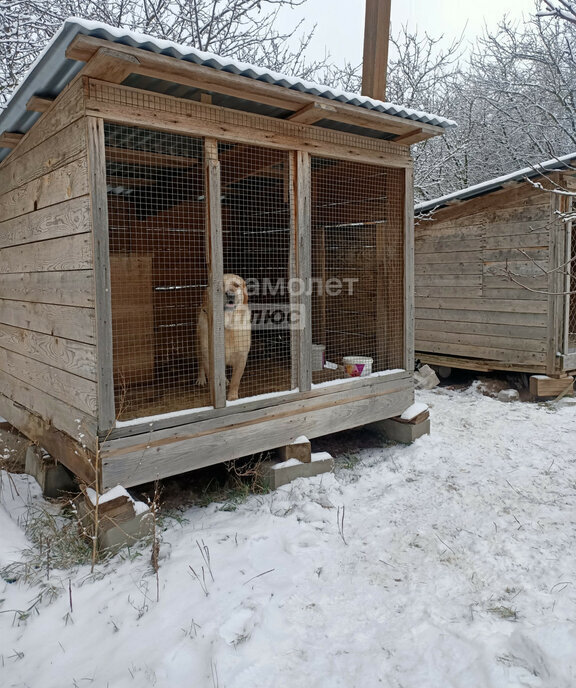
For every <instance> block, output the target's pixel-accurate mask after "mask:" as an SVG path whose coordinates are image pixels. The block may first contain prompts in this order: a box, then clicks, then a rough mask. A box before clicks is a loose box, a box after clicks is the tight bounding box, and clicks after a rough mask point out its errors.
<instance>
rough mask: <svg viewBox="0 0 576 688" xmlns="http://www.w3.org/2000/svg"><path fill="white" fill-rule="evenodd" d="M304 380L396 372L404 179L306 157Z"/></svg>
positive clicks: (392, 171) (401, 328)
mask: <svg viewBox="0 0 576 688" xmlns="http://www.w3.org/2000/svg"><path fill="white" fill-rule="evenodd" d="M311 175H312V282H313V292H312V338H313V345H312V369H313V373H312V378H313V382H314V383H321V382H325V381H327V380H330V379H338V378H346V377H356V376H365V375H368V374H370V372H375V371H382V370H388V369H390V368H400V367H402V365H403V349H404V334H403V332H404V286H403V281H404V172H403V170H396V169H390V168H384V167H378V166H374V165H366V164H360V163H353V162H344V161H334V160H327V159H324V158H318V157H315V158H312V171H311Z"/></svg>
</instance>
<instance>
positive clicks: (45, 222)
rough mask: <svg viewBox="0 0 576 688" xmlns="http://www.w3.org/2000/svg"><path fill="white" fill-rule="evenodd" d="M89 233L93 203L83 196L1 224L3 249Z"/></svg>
mask: <svg viewBox="0 0 576 688" xmlns="http://www.w3.org/2000/svg"><path fill="white" fill-rule="evenodd" d="M88 231H90V199H89V198H88V196H81V197H80V198H75V199H73V200H70V201H63V202H62V203H57V204H56V205H52V206H48V207H47V208H43V209H40V210H37V211H36V212H32V213H27V214H26V215H20V216H19V217H17V218H12V219H11V220H5V221H4V222H0V249H2V248H5V247H7V246H16V245H18V244H28V243H31V242H34V241H44V240H45V239H54V238H56V237H62V236H69V235H71V234H82V233H83V232H88Z"/></svg>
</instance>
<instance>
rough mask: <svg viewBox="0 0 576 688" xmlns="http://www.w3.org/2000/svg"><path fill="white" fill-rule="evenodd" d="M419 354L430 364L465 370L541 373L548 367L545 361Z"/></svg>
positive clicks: (418, 354)
mask: <svg viewBox="0 0 576 688" xmlns="http://www.w3.org/2000/svg"><path fill="white" fill-rule="evenodd" d="M417 356H418V358H419V359H420V361H421V362H422V363H428V364H430V365H437V366H446V367H448V368H461V369H463V370H476V371H484V372H488V371H491V370H513V371H516V372H526V373H541V372H543V371H544V370H545V369H546V366H545V364H544V363H520V362H518V361H515V362H513V363H507V362H506V361H492V360H489V359H481V358H476V359H474V358H466V357H464V356H448V355H446V354H433V353H429V352H425V351H418V352H417Z"/></svg>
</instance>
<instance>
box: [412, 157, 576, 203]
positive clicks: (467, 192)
mask: <svg viewBox="0 0 576 688" xmlns="http://www.w3.org/2000/svg"><path fill="white" fill-rule="evenodd" d="M570 160H575V161H576V152H574V153H568V154H567V155H563V156H560V157H557V158H552V159H550V160H546V161H545V162H541V163H536V164H535V165H532V166H530V167H523V168H522V169H520V170H516V171H515V172H510V173H509V174H505V175H502V176H500V177H495V178H493V179H488V180H486V181H484V182H480V183H479V184H474V185H473V186H468V187H466V188H464V189H460V190H458V191H453V192H451V193H449V194H446V195H444V196H440V197H438V198H434V199H431V200H429V201H422V202H421V203H417V204H416V205H415V206H414V211H415V212H416V213H422V212H427V211H429V210H439V209H440V208H442V207H444V206H445V205H446V204H447V203H448V202H449V201H455V200H461V201H467V200H471V199H473V198H477V197H478V196H483V195H485V194H487V193H490V192H492V191H496V190H498V189H500V188H501V187H502V185H503V184H505V183H506V182H511V181H517V180H520V179H531V178H532V177H538V176H541V175H543V174H544V173H545V172H557V171H560V170H562V169H565V170H568V169H571V168H570V165H569V164H567V163H568V162H569V161H570ZM575 172H576V170H575Z"/></svg>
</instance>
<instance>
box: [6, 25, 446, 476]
mask: <svg viewBox="0 0 576 688" xmlns="http://www.w3.org/2000/svg"><path fill="white" fill-rule="evenodd" d="M452 124H453V123H452V122H450V121H449V120H445V119H443V118H441V117H436V116H434V115H429V114H426V113H422V112H416V111H412V110H409V109H406V108H402V107H400V106H394V105H391V104H389V103H382V102H379V101H375V100H372V99H370V98H367V97H363V96H355V95H352V94H346V93H342V92H338V91H335V90H333V89H330V88H328V87H325V86H318V85H314V84H310V83H307V82H302V81H300V80H298V79H295V78H290V77H285V76H282V75H279V74H275V73H271V72H268V71H266V70H264V69H261V68H258V67H254V66H249V65H244V64H239V63H236V62H234V61H233V60H230V59H227V58H221V57H218V56H215V55H210V54H207V53H201V52H199V51H196V50H194V49H191V48H187V47H183V46H178V45H175V44H172V43H169V42H167V41H160V40H156V39H154V38H151V37H149V36H142V35H138V34H132V33H130V32H126V31H123V30H118V29H113V28H111V27H108V26H105V25H101V24H96V23H93V22H83V21H79V20H69V21H67V22H66V23H65V24H64V25H63V27H62V29H61V30H60V31H59V33H58V34H57V35H56V36H55V37H54V38H53V40H52V41H51V43H50V45H49V46H48V48H47V49H46V50H45V51H44V53H43V54H42V56H41V58H40V59H39V61H38V62H37V63H36V64H35V66H34V68H33V69H32V71H31V72H30V74H29V75H28V77H27V79H26V80H25V81H24V82H23V84H22V85H21V86H20V87H19V89H18V90H17V91H16V93H15V94H14V96H13V97H12V99H11V101H10V103H9V104H8V107H7V108H6V110H5V111H4V112H3V114H2V116H1V117H0V132H3V133H2V138H1V139H0V147H1V148H0V157H1V158H2V162H1V164H0V194H1V195H0V261H1V265H2V272H1V275H0V379H1V386H0V414H1V415H2V416H4V417H5V418H6V419H7V420H8V421H9V422H10V423H12V424H13V425H14V426H16V427H17V428H18V429H19V430H21V431H22V432H23V433H24V434H26V435H27V436H28V437H29V438H31V439H32V440H33V441H35V442H37V443H38V444H39V445H41V446H43V447H44V448H45V449H46V450H47V451H48V452H49V453H50V454H52V455H53V456H54V457H56V458H58V459H59V460H60V461H62V462H63V463H64V464H65V465H66V466H68V467H69V468H70V469H71V470H72V471H74V472H75V473H76V474H77V475H78V476H80V477H81V478H82V479H84V480H87V481H89V482H92V481H93V480H94V478H95V476H96V474H98V476H99V484H100V487H101V488H102V489H106V488H109V487H112V486H114V485H116V484H118V483H120V484H123V485H125V486H130V485H135V484H139V483H143V482H146V481H149V480H153V479H156V478H162V477H165V476H168V475H174V474H178V473H182V472H184V471H188V470H191V469H194V468H199V467H202V466H206V465H210V464H213V463H217V462H220V461H226V460H230V459H234V458H237V457H240V456H245V455H248V454H251V453H255V452H263V451H267V450H270V449H273V448H275V447H279V446H282V445H286V444H288V443H290V442H291V441H293V440H294V439H295V438H296V437H298V436H299V435H306V436H308V437H310V438H312V437H316V436H319V435H323V434H326V433H329V432H335V431H339V430H343V429H346V428H350V427H354V426H358V425H363V424H365V423H369V422H372V421H377V420H380V419H385V418H389V417H392V416H396V415H397V414H400V413H402V411H403V410H404V409H406V408H407V407H408V406H409V405H410V404H411V403H412V401H413V383H412V370H413V344H412V336H413V333H412V323H413V288H412V287H413V283H412V281H413V270H412V257H413V253H412V251H413V201H412V198H413V197H412V160H411V157H410V144H411V143H414V142H417V141H421V140H423V139H425V138H428V137H431V136H434V135H437V134H440V133H442V131H443V130H444V129H445V128H446V127H448V126H451V125H452ZM226 275H232V276H238V277H239V278H241V281H242V280H243V281H244V283H245V284H246V285H247V288H246V290H245V291H243V298H242V307H243V308H244V310H245V309H246V303H245V302H246V299H248V307H249V308H250V311H251V314H250V317H251V325H250V326H249V328H248V337H249V344H248V346H249V353H248V356H247V361H246V366H245V369H244V371H243V375H242V376H241V380H240V385H239V389H238V391H237V394H232V393H231V389H232V387H233V385H234V384H235V383H234V375H235V372H234V371H235V370H236V368H234V369H233V370H232V371H230V369H229V372H232V381H231V383H230V389H229V391H228V398H227V392H226V379H225V375H226V364H227V363H229V362H230V361H228V360H227V359H228V336H229V330H228V324H227V323H228V320H227V317H228V314H227V309H230V308H231V309H232V310H234V309H235V308H236V305H235V303H236V302H234V304H232V305H230V304H229V303H228V302H227V301H225V294H224V292H225V291H227V290H228V287H226V286H225V281H226V279H227V278H226ZM235 288H236V287H234V289H235ZM226 298H228V295H226ZM199 323H202V325H201V326H200V327H199ZM202 328H204V330H202ZM199 329H201V330H202V331H203V332H204V335H200V336H199V335H198V330H199ZM203 346H205V348H206V349H207V351H208V353H207V357H208V359H209V360H208V363H207V367H208V370H207V371H206V372H207V373H208V375H207V380H206V382H207V384H205V385H201V384H198V383H199V382H203V379H202V378H203V374H202V371H203V368H202V360H201V352H200V350H201V349H202V347H203ZM234 346H236V345H234ZM240 348H243V345H242V346H241V347H240ZM243 350H244V352H245V353H246V347H244V348H243ZM347 357H352V358H347ZM347 362H348V363H350V362H351V363H352V364H354V365H351V366H350V365H348V366H347ZM358 362H359V364H358V365H357V366H356V367H354V366H355V364H356V363H358ZM234 365H235V364H234ZM360 373H362V374H361V375H360ZM355 374H358V375H359V376H358V377H353V376H351V375H355ZM235 396H238V399H235V398H234V397H235Z"/></svg>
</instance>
